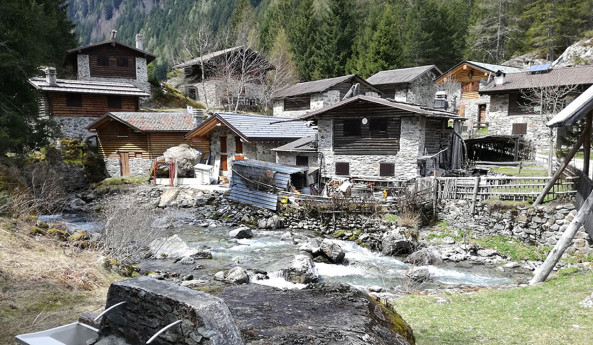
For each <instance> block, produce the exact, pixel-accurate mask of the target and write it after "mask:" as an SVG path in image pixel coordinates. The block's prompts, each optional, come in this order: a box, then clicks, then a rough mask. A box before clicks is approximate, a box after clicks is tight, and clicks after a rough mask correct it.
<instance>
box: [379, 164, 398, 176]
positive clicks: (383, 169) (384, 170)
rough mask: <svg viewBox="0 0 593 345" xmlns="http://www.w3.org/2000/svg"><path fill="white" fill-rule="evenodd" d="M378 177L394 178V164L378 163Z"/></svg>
mask: <svg viewBox="0 0 593 345" xmlns="http://www.w3.org/2000/svg"><path fill="white" fill-rule="evenodd" d="M379 176H382V177H394V176H395V163H390V162H382V163H379Z"/></svg>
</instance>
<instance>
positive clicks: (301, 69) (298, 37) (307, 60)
mask: <svg viewBox="0 0 593 345" xmlns="http://www.w3.org/2000/svg"><path fill="white" fill-rule="evenodd" d="M317 32H318V31H317V19H316V15H315V12H314V8H313V0H301V1H300V4H299V6H298V9H297V11H296V15H295V19H294V23H293V25H291V26H290V27H289V30H287V36H288V39H289V41H290V43H291V45H292V52H293V53H294V60H295V63H296V66H297V70H298V74H299V78H300V80H302V81H309V80H311V79H312V74H313V71H314V70H315V66H314V64H313V61H312V59H313V44H314V42H315V39H316V37H317Z"/></svg>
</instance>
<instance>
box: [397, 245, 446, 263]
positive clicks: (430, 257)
mask: <svg viewBox="0 0 593 345" xmlns="http://www.w3.org/2000/svg"><path fill="white" fill-rule="evenodd" d="M405 262H406V263H409V264H412V265H416V266H426V265H438V264H440V263H442V262H443V259H442V258H441V253H439V252H437V251H436V250H434V249H432V248H423V249H420V250H418V251H415V252H413V253H412V254H410V255H408V257H407V258H406V260H405Z"/></svg>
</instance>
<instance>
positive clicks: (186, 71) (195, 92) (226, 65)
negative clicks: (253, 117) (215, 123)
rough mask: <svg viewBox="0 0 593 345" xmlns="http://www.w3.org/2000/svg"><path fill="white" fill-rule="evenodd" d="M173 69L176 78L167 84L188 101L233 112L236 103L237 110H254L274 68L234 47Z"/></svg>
mask: <svg viewBox="0 0 593 345" xmlns="http://www.w3.org/2000/svg"><path fill="white" fill-rule="evenodd" d="M202 65H203V66H204V71H202ZM173 69H174V70H176V71H177V76H175V77H173V78H171V79H170V80H169V81H168V82H169V84H171V85H173V86H174V87H176V88H178V89H180V90H183V91H184V92H185V93H186V95H187V96H188V97H189V98H191V99H194V100H197V101H201V102H208V106H209V107H210V108H214V109H234V104H236V103H237V102H238V103H239V109H241V110H256V109H258V107H260V106H261V104H262V100H263V98H264V96H265V95H264V93H265V92H266V88H265V85H264V84H265V78H266V75H267V72H268V71H270V70H272V69H274V66H272V65H271V64H270V63H269V62H268V61H267V60H266V59H265V58H264V57H263V56H262V55H261V54H260V53H259V52H257V51H255V50H252V49H250V48H247V47H244V46H237V47H232V48H228V49H223V50H219V51H215V52H212V53H209V54H206V55H202V56H200V57H197V58H194V59H191V60H188V61H185V62H183V63H180V64H177V65H175V66H173ZM202 74H203V78H204V83H202ZM204 90H205V91H204Z"/></svg>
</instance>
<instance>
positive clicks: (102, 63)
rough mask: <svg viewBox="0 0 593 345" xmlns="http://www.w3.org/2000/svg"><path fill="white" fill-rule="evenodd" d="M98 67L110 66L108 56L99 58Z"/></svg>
mask: <svg viewBox="0 0 593 345" xmlns="http://www.w3.org/2000/svg"><path fill="white" fill-rule="evenodd" d="M97 65H98V66H109V56H108V55H99V56H97Z"/></svg>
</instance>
